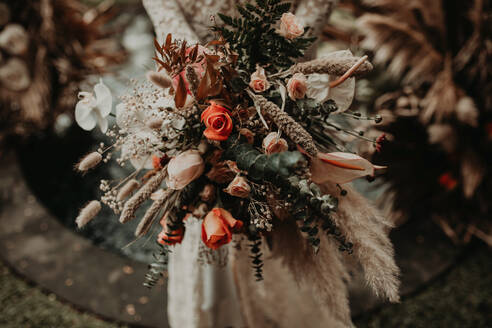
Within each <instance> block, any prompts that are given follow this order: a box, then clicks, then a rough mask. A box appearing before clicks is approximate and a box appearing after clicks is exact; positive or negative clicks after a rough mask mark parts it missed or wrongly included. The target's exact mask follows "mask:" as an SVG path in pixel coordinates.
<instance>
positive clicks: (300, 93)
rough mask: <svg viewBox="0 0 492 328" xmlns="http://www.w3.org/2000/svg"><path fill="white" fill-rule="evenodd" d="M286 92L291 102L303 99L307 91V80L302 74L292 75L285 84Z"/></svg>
mask: <svg viewBox="0 0 492 328" xmlns="http://www.w3.org/2000/svg"><path fill="white" fill-rule="evenodd" d="M287 91H288V92H289V97H290V99H292V100H296V99H302V98H304V96H305V95H306V91H307V79H306V77H305V76H304V74H302V73H296V74H294V75H293V76H292V77H291V78H290V79H289V82H287Z"/></svg>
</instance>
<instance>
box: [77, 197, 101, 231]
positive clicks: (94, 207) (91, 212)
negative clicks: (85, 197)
mask: <svg viewBox="0 0 492 328" xmlns="http://www.w3.org/2000/svg"><path fill="white" fill-rule="evenodd" d="M99 211H101V203H100V202H99V201H97V200H93V201H90V202H89V203H88V204H87V205H85V206H84V207H83V208H82V209H81V210H80V213H79V215H78V216H77V218H76V219H75V223H76V224H77V227H78V228H79V229H80V228H82V227H83V226H85V225H86V224H87V223H89V222H90V221H91V220H92V219H94V217H96V215H97V214H98V213H99Z"/></svg>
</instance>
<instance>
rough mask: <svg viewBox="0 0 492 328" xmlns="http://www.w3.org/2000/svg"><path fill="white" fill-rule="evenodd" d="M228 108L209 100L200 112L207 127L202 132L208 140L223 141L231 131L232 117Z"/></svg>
mask: <svg viewBox="0 0 492 328" xmlns="http://www.w3.org/2000/svg"><path fill="white" fill-rule="evenodd" d="M230 114H231V113H230V112H229V110H227V109H226V108H225V107H222V106H220V105H219V104H217V103H215V102H213V101H211V102H210V106H208V107H207V109H205V110H204V111H203V113H202V116H201V119H202V122H203V123H205V126H206V127H207V128H206V129H205V131H204V132H203V134H204V135H205V137H206V138H207V139H209V140H217V141H224V140H227V138H229V135H230V134H231V132H232V127H233V124H232V119H231V116H230Z"/></svg>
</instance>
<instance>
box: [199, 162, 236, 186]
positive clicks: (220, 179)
mask: <svg viewBox="0 0 492 328" xmlns="http://www.w3.org/2000/svg"><path fill="white" fill-rule="evenodd" d="M206 175H207V178H209V180H211V181H213V182H216V183H219V184H223V183H228V182H230V181H232V180H233V179H234V177H235V176H236V172H234V171H233V170H232V169H231V167H230V166H229V165H228V164H227V162H226V161H224V162H219V163H217V164H215V165H214V166H212V169H210V171H208V173H207V174H206Z"/></svg>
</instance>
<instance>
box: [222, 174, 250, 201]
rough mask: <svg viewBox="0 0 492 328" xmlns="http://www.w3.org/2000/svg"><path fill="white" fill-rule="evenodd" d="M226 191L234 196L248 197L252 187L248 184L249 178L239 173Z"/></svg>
mask: <svg viewBox="0 0 492 328" xmlns="http://www.w3.org/2000/svg"><path fill="white" fill-rule="evenodd" d="M224 192H226V193H228V194H229V195H231V196H234V197H240V198H248V196H249V193H250V192H251V187H250V186H249V184H248V180H246V179H245V178H243V177H241V176H239V175H238V176H236V177H235V178H234V180H232V181H231V183H229V185H228V186H227V188H225V189H224Z"/></svg>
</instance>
